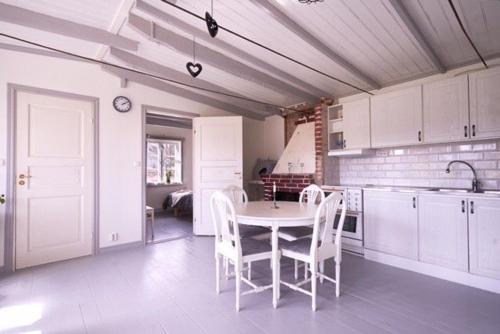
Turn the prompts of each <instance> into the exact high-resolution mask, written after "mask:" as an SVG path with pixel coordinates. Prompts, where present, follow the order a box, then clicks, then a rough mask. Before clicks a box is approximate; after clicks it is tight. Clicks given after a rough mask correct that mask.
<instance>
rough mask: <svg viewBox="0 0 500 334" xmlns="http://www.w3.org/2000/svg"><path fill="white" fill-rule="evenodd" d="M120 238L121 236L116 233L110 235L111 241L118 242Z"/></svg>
mask: <svg viewBox="0 0 500 334" xmlns="http://www.w3.org/2000/svg"><path fill="white" fill-rule="evenodd" d="M118 236H119V235H118V233H116V232H115V233H111V234H110V235H109V241H118Z"/></svg>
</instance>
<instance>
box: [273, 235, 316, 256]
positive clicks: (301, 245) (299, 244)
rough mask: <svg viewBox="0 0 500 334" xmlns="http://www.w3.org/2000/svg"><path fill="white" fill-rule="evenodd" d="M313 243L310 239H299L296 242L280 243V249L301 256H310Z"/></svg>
mask: <svg viewBox="0 0 500 334" xmlns="http://www.w3.org/2000/svg"><path fill="white" fill-rule="evenodd" d="M311 242H312V239H310V238H303V239H298V240H295V241H286V240H285V241H283V242H281V243H280V248H281V249H282V250H287V251H291V252H295V253H299V254H304V255H309V254H310V252H311Z"/></svg>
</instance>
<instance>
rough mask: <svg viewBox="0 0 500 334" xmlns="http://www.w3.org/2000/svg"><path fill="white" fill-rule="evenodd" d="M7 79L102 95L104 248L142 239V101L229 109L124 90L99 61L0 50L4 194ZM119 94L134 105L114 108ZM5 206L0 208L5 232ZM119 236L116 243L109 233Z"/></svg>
mask: <svg viewBox="0 0 500 334" xmlns="http://www.w3.org/2000/svg"><path fill="white" fill-rule="evenodd" d="M7 83H13V84H19V85H26V86H32V87H39V88H45V89H52V90H57V91H62V92H69V93H75V94H82V95H88V96H93V97H98V98H99V159H100V164H99V173H100V185H99V195H100V203H99V220H100V233H99V237H100V245H101V247H108V246H114V245H118V244H123V243H128V242H134V241H139V240H141V219H142V207H141V206H142V205H141V193H142V173H141V166H140V165H138V163H140V162H141V160H142V159H141V142H142V138H141V135H142V133H141V132H142V118H141V105H142V104H148V105H155V106H159V107H165V108H173V109H179V110H186V111H192V112H197V113H200V114H201V115H204V116H209V115H228V114H227V113H225V112H224V111H221V110H216V109H213V108H211V107H208V106H205V105H201V104H198V103H195V102H193V101H191V100H188V99H183V98H180V97H178V96H175V95H171V94H167V93H164V92H161V91H157V90H153V89H150V88H148V87H144V86H141V85H138V84H135V83H129V86H128V87H127V88H120V81H119V79H117V78H115V77H113V76H111V75H109V74H106V73H104V72H102V71H101V69H100V67H99V66H97V65H94V64H89V63H84V62H77V61H70V60H64V59H58V58H51V57H45V56H38V55H31V54H25V53H20V52H13V51H5V50H0V194H1V193H5V192H6V159H7ZM117 95H126V96H128V97H130V98H131V100H132V103H133V109H132V111H131V112H129V113H127V114H120V113H118V112H116V111H114V109H113V108H112V100H113V98H114V97H115V96H117ZM4 210H5V206H0V231H1V232H0V233H2V234H3V231H4V222H5V219H4V214H5V212H4ZM113 232H118V233H119V240H118V241H116V242H111V241H110V240H109V238H108V236H109V234H110V233H113ZM3 251H4V238H3V237H2V238H1V240H0V265H3Z"/></svg>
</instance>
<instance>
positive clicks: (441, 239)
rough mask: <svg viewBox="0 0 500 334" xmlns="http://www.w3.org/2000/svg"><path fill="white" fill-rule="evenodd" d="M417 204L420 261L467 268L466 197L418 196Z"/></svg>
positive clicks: (464, 269) (459, 268) (454, 267)
mask: <svg viewBox="0 0 500 334" xmlns="http://www.w3.org/2000/svg"><path fill="white" fill-rule="evenodd" d="M418 203H419V209H418V222H419V223H418V228H419V260H420V261H422V262H426V263H431V264H437V265H440V266H445V267H448V268H452V269H458V270H462V271H467V270H468V268H469V254H468V245H467V239H468V236H467V200H466V199H465V198H460V197H455V196H438V195H420V196H419V198H418Z"/></svg>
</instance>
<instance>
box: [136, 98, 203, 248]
mask: <svg viewBox="0 0 500 334" xmlns="http://www.w3.org/2000/svg"><path fill="white" fill-rule="evenodd" d="M141 111H142V115H141V119H142V134H141V150H142V151H141V156H142V163H141V165H142V166H141V167H142V173H141V177H142V180H141V184H142V193H141V197H142V244H143V245H146V240H147V238H146V186H147V184H146V167H147V166H146V165H147V159H146V114H147V113H148V111H158V112H162V113H166V114H171V115H172V116H178V117H184V118H196V117H200V114H196V113H191V112H187V111H181V110H174V109H168V108H162V107H156V106H151V105H147V104H143V105H142V106H141ZM182 157H183V159H184V148H183V149H182ZM182 170H183V172H182V173H183V174H184V166H182Z"/></svg>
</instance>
